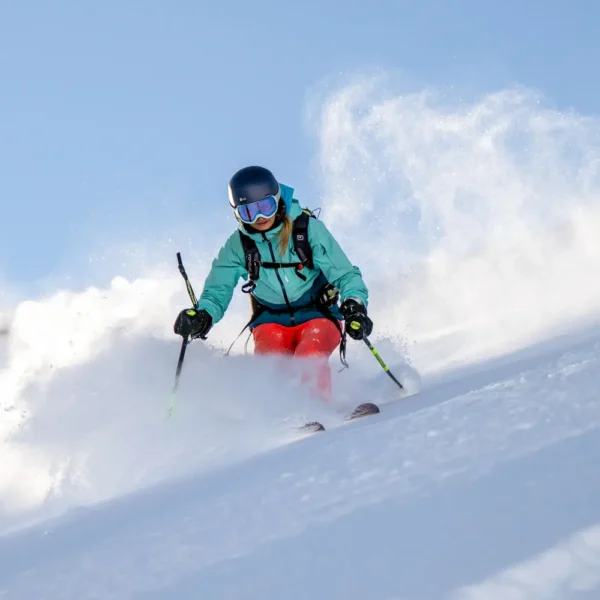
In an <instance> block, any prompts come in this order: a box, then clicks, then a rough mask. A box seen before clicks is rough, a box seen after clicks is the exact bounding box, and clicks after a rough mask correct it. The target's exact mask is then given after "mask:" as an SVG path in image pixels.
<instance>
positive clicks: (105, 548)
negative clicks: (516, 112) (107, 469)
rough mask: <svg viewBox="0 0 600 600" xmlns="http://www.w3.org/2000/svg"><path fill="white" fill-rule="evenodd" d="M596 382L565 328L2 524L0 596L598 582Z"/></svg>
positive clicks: (401, 594) (456, 590)
mask: <svg viewBox="0 0 600 600" xmlns="http://www.w3.org/2000/svg"><path fill="white" fill-rule="evenodd" d="M599 384H600V335H598V336H596V337H595V338H594V339H591V340H588V341H586V342H582V341H578V343H577V344H575V343H574V342H573V341H572V340H566V341H565V340H564V341H563V342H562V348H561V349H560V350H556V349H551V350H549V349H547V348H541V349H537V350H536V352H535V353H531V355H530V356H529V357H527V358H523V357H519V359H518V360H515V361H514V362H504V363H503V364H495V365H488V367H487V368H485V369H482V370H479V372H477V373H471V374H470V375H467V374H464V376H463V377H461V378H460V379H458V380H457V381H449V382H446V383H445V384H439V385H438V386H434V387H432V388H431V389H429V390H426V391H423V392H422V393H421V394H417V395H414V396H411V397H409V398H407V399H406V400H404V401H403V402H401V403H396V404H389V405H387V409H386V410H385V411H384V412H383V413H382V414H380V415H378V416H375V417H371V418H369V419H365V420H363V421H362V422H356V423H352V424H346V425H343V426H341V427H338V428H336V429H333V430H331V431H330V432H327V433H325V434H316V435H313V436H312V437H310V438H305V439H302V440H299V441H296V442H293V443H290V444H285V445H283V446H281V447H279V448H277V449H275V450H272V451H270V452H266V453H263V454H261V455H257V456H255V457H253V458H249V459H247V460H243V461H241V462H239V463H237V464H232V465H230V466H227V467H225V468H223V469H221V470H218V471H217V472H213V473H211V474H206V475H205V476H203V477H202V476H198V475H196V474H194V475H190V476H185V477H182V478H181V479H180V480H178V481H176V482H171V483H169V484H165V485H158V486H156V487H152V488H150V489H147V490H145V491H139V492H136V493H132V494H130V495H127V496H124V497H122V498H120V499H117V500H113V501H109V502H106V503H100V504H98V505H95V506H89V507H87V508H81V509H79V510H77V509H73V510H72V511H70V512H68V513H67V514H66V515H65V516H62V517H60V518H57V519H55V520H53V521H49V522H45V523H42V524H40V525H38V526H34V527H32V528H30V529H27V530H25V531H21V532H15V533H13V534H10V535H5V536H4V537H2V538H0V597H2V598H23V599H26V598H27V599H28V598H31V599H33V598H48V599H52V600H54V599H59V598H60V599H63V598H64V599H69V598H73V599H78V600H79V599H80V600H83V599H86V598H149V599H150V598H151V599H157V600H158V599H164V600H166V599H172V598H178V599H181V600H184V599H190V600H191V599H195V598H269V599H270V598H273V599H274V598H290V599H296V598H297V599H301V598H332V597H334V598H356V599H359V598H360V599H362V598H365V599H367V598H368V599H382V600H384V599H387V600H391V599H392V598H396V599H400V598H402V599H434V598H435V599H437V598H439V599H442V598H448V599H456V600H458V599H460V600H467V599H468V600H475V599H481V600H492V599H494V600H496V599H497V600H501V599H502V600H505V599H507V598H511V599H528V600H531V599H542V598H543V599H546V598H548V599H549V598H561V599H567V598H597V597H598V594H600V502H599V501H598V500H599V498H600V478H598V476H597V465H598V461H599V460H600V431H599V426H600V401H599V399H598V387H599ZM187 417H188V415H187V414H186V413H185V411H183V412H181V413H180V419H181V420H182V421H183V420H185V419H187ZM176 426H177V427H181V426H182V423H181V422H179V424H178V425H176Z"/></svg>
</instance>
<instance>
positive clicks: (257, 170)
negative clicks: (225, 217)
mask: <svg viewBox="0 0 600 600" xmlns="http://www.w3.org/2000/svg"><path fill="white" fill-rule="evenodd" d="M268 196H275V198H277V200H279V198H280V197H281V195H280V191H279V183H278V182H277V179H275V177H274V175H273V173H271V171H269V169H265V168H264V167H244V168H243V169H240V170H239V171H238V172H237V173H235V174H234V176H233V177H232V178H231V179H230V180H229V204H231V207H232V208H237V207H238V206H243V205H244V204H250V203H252V202H258V200H262V199H263V198H267V197H268Z"/></svg>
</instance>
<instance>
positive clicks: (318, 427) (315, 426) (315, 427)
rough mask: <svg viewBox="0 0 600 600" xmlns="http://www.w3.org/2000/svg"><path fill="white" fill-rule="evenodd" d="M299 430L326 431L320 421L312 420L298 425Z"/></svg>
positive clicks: (304, 431)
mask: <svg viewBox="0 0 600 600" xmlns="http://www.w3.org/2000/svg"><path fill="white" fill-rule="evenodd" d="M298 431H299V432H300V433H306V434H308V433H317V432H318V431H325V426H324V425H323V424H322V423H319V421H311V422H310V423H306V424H305V425H302V426H301V427H298Z"/></svg>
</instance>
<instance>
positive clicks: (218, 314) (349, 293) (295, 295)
mask: <svg viewBox="0 0 600 600" xmlns="http://www.w3.org/2000/svg"><path fill="white" fill-rule="evenodd" d="M280 188H281V196H282V198H283V201H284V202H285V206H286V211H287V214H288V215H289V216H290V217H291V218H292V220H294V219H296V217H298V216H299V215H300V214H301V213H302V208H301V206H300V204H299V202H298V200H296V199H295V198H294V197H293V195H294V189H293V188H291V187H289V186H286V185H283V184H281V185H280ZM281 227H282V225H279V226H278V227H275V228H274V229H271V230H270V231H266V232H264V233H263V232H256V233H248V231H246V229H245V228H244V227H243V225H242V224H241V223H240V225H239V227H238V229H239V231H235V232H233V233H232V234H231V236H230V237H229V239H228V240H227V241H226V242H225V244H224V246H223V247H222V248H221V249H220V251H219V253H218V255H217V257H216V258H215V259H214V260H213V262H212V266H211V269H210V272H209V274H208V276H207V278H206V281H205V283H204V289H203V290H202V294H201V295H200V298H199V300H198V306H197V308H198V309H204V310H206V311H207V312H208V313H209V314H210V316H211V317H212V320H213V324H215V323H218V322H219V321H220V320H221V319H222V318H223V315H224V314H225V311H226V310H227V307H228V306H229V303H230V302H231V298H232V296H233V292H234V290H235V287H236V286H237V284H238V282H239V280H240V278H243V279H245V280H248V271H247V269H246V262H245V256H244V248H243V246H242V241H241V239H240V233H239V232H240V231H241V233H242V235H247V236H249V237H251V238H252V239H253V240H254V241H255V242H256V246H257V248H258V251H259V253H260V257H261V260H262V261H265V262H273V256H272V254H271V251H272V252H273V253H274V255H275V259H276V261H277V262H283V263H285V262H300V258H299V257H298V255H297V254H296V252H295V251H294V247H293V243H292V240H291V239H290V243H289V245H288V249H287V250H286V252H285V253H284V254H283V256H282V255H281V254H280V249H279V246H278V243H277V235H278V233H279V231H280V229H281ZM308 241H309V244H310V246H311V248H312V251H313V262H314V265H315V268H314V269H304V270H303V271H302V273H303V275H304V276H305V277H306V280H305V281H304V280H303V279H301V278H300V277H298V275H297V274H296V273H295V272H294V269H290V268H282V269H264V268H261V269H260V275H259V278H258V280H257V281H256V287H255V288H254V291H253V292H252V295H253V296H254V297H255V299H256V300H257V301H258V302H259V303H260V304H262V305H263V306H265V307H266V308H267V310H266V311H264V312H262V313H261V314H260V316H259V317H258V318H257V319H256V320H254V321H253V322H252V324H251V328H254V327H256V326H257V325H260V324H261V323H280V324H282V325H286V326H293V325H300V324H302V323H305V322H306V321H309V320H311V319H315V318H319V317H322V316H323V314H322V313H321V312H320V311H319V310H318V309H317V308H316V306H314V305H313V306H310V305H311V303H313V300H314V298H315V297H316V293H317V291H318V290H319V289H320V288H321V287H322V285H323V284H325V283H327V282H329V283H331V284H333V285H334V286H335V287H337V288H338V289H339V291H340V299H341V301H344V300H346V299H348V298H353V299H355V300H358V301H360V302H362V303H363V304H364V305H365V306H367V303H368V290H367V286H366V285H365V282H364V281H363V278H362V275H361V272H360V270H359V268H358V267H355V266H353V265H352V263H351V262H350V260H349V259H348V257H347V256H346V254H345V253H344V251H343V250H342V248H341V247H340V245H339V244H338V242H337V241H336V240H335V238H334V237H333V236H332V235H331V233H330V232H329V230H328V229H327V227H326V226H325V224H324V223H323V222H322V221H319V220H318V219H313V218H311V219H309V224H308ZM286 299H287V302H286ZM287 303H289V305H291V307H292V308H293V309H297V310H294V311H293V314H292V313H290V312H283V311H284V310H285V309H287V308H288V304H287ZM301 307H304V308H301ZM269 309H272V310H273V311H274V312H269ZM330 310H331V312H332V313H333V315H334V316H335V317H336V318H338V319H341V318H342V317H341V314H340V312H339V308H338V307H337V306H335V307H333V308H332V309H330Z"/></svg>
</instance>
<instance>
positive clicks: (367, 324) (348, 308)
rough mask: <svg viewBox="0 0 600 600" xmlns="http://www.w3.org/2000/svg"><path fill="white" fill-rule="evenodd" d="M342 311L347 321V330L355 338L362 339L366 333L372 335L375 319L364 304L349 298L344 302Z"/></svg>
mask: <svg viewBox="0 0 600 600" xmlns="http://www.w3.org/2000/svg"><path fill="white" fill-rule="evenodd" d="M340 311H341V313H342V315H343V316H344V321H345V322H346V332H347V333H348V335H349V336H350V337H351V338H352V339H353V340H362V339H363V337H365V335H371V332H372V331H373V321H371V319H369V317H368V316H367V309H366V308H365V305H364V304H361V303H360V302H357V301H356V300H352V299H351V298H349V299H348V300H344V302H342V305H341V306H340Z"/></svg>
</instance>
